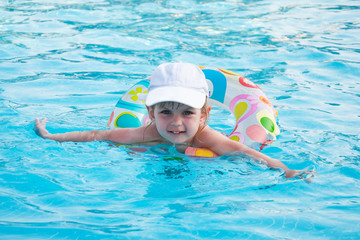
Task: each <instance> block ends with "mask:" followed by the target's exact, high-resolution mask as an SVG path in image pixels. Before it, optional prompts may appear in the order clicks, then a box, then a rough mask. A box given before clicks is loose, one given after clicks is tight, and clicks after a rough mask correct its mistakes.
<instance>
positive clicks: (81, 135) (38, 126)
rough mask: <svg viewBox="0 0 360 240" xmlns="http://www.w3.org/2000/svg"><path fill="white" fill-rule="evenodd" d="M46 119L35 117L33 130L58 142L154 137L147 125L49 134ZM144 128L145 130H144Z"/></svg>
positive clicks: (147, 138) (113, 140)
mask: <svg viewBox="0 0 360 240" xmlns="http://www.w3.org/2000/svg"><path fill="white" fill-rule="evenodd" d="M46 122H47V119H46V118H44V119H42V120H39V119H38V118H36V119H35V127H34V130H35V132H36V133H37V134H38V135H39V136H40V137H42V138H46V139H51V140H55V141H58V142H91V141H111V142H117V143H123V144H130V143H138V142H142V141H148V140H152V138H155V137H156V133H154V131H153V128H152V127H151V126H149V127H148V128H146V127H139V128H117V129H109V130H93V131H82V132H80V131H77V132H67V133H58V134H51V133H49V131H48V130H47V129H46ZM145 130H146V131H145Z"/></svg>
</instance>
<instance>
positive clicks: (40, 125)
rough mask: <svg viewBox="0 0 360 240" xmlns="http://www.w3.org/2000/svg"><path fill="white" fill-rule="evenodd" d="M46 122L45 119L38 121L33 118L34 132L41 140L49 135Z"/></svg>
mask: <svg viewBox="0 0 360 240" xmlns="http://www.w3.org/2000/svg"><path fill="white" fill-rule="evenodd" d="M47 121H48V120H47V119H46V118H44V119H42V120H39V119H38V118H35V127H34V131H35V133H36V134H37V135H39V136H40V137H42V138H47V137H48V136H49V135H50V133H49V132H48V130H46V122H47Z"/></svg>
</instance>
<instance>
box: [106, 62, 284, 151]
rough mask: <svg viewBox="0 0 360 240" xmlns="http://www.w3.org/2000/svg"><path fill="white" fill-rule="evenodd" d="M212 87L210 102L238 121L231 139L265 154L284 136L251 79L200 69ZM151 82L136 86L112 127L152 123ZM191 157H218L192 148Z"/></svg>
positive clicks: (116, 113)
mask: <svg viewBox="0 0 360 240" xmlns="http://www.w3.org/2000/svg"><path fill="white" fill-rule="evenodd" d="M200 68H201V69H202V71H203V72H204V74H205V77H206V79H207V81H208V85H209V103H210V104H211V103H213V104H217V105H219V106H221V107H223V108H225V109H228V110H230V111H231V112H232V113H233V115H234V117H235V120H236V124H235V127H234V129H233V131H232V132H231V134H230V135H228V137H229V138H230V139H232V140H234V141H238V142H241V143H243V144H245V145H247V146H249V147H251V148H253V149H256V150H259V151H261V150H262V149H263V147H264V146H265V145H267V144H270V143H272V142H273V141H274V140H275V139H276V136H277V135H278V134H279V133H280V131H279V127H278V125H277V121H276V116H277V112H276V110H275V109H274V107H273V105H272V104H271V102H270V101H269V100H268V98H267V97H266V95H265V93H264V92H263V91H262V90H261V89H260V88H259V87H258V86H257V85H256V84H254V83H253V82H251V81H250V80H249V79H247V78H245V77H243V76H241V75H239V74H236V73H233V72H230V71H228V70H224V69H221V68H209V67H203V66H200ZM149 84H150V80H149V79H145V80H141V81H139V82H138V83H136V84H135V85H134V86H132V87H131V88H130V89H129V90H128V91H127V92H126V93H125V94H124V95H123V96H122V97H121V98H120V99H119V101H118V102H117V104H116V106H115V108H114V110H113V111H112V113H111V116H110V118H109V122H108V127H111V128H117V127H120V128H128V127H140V126H143V125H147V124H149V123H150V119H149V116H148V115H147V110H146V107H145V99H146V94H147V88H148V86H149ZM185 153H186V154H188V155H191V156H203V157H215V156H217V155H216V154H215V153H213V152H212V151H211V150H208V149H198V148H188V149H187V150H186V152H185Z"/></svg>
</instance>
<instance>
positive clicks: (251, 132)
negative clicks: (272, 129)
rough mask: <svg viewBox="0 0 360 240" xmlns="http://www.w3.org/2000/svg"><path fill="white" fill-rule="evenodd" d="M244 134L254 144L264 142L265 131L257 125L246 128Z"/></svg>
mask: <svg viewBox="0 0 360 240" xmlns="http://www.w3.org/2000/svg"><path fill="white" fill-rule="evenodd" d="M246 134H247V135H248V136H249V138H251V140H253V141H255V142H258V143H263V142H265V141H266V131H265V129H264V128H263V127H261V126H259V125H251V126H250V127H248V128H247V129H246Z"/></svg>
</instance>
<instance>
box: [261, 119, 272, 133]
mask: <svg viewBox="0 0 360 240" xmlns="http://www.w3.org/2000/svg"><path fill="white" fill-rule="evenodd" d="M260 123H261V125H262V126H263V127H264V128H265V129H266V130H268V131H269V132H271V133H272V132H274V130H275V125H274V122H273V121H272V120H271V119H270V118H268V117H262V118H261V119H260Z"/></svg>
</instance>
